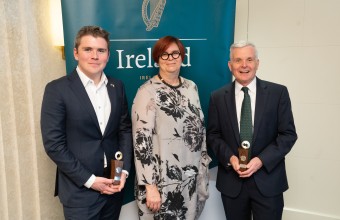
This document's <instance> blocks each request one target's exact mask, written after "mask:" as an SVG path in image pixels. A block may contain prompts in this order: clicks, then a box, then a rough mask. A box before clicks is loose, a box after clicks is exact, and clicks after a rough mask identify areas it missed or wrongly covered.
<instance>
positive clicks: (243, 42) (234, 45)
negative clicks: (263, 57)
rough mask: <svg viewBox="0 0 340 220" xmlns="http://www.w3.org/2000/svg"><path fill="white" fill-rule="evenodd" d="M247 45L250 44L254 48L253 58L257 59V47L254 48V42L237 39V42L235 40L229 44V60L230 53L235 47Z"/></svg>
mask: <svg viewBox="0 0 340 220" xmlns="http://www.w3.org/2000/svg"><path fill="white" fill-rule="evenodd" d="M247 46H251V47H253V48H254V50H255V58H256V59H258V52H257V49H256V46H255V44H253V43H251V42H249V41H244V40H242V41H238V42H235V43H233V44H232V45H231V46H230V53H229V58H230V60H231V59H232V55H233V50H234V49H235V48H242V47H247Z"/></svg>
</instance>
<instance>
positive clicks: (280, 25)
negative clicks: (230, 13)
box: [235, 0, 340, 220]
mask: <svg viewBox="0 0 340 220" xmlns="http://www.w3.org/2000/svg"><path fill="white" fill-rule="evenodd" d="M339 9H340V1H338V0H285V1H280V0H271V1H269V0H238V1H237V11H236V25H235V26H236V30H235V40H241V39H247V40H249V41H252V42H254V43H255V44H256V45H257V47H258V50H259V57H260V68H259V71H258V76H259V77H260V78H261V79H265V80H269V81H274V82H278V83H281V84H284V85H286V86H287V87H288V89H289V92H290V96H291V100H292V106H293V113H294V118H295V123H296V128H297V133H298V136H299V139H298V141H297V143H296V144H295V146H294V147H293V149H292V151H291V152H290V154H288V156H287V159H286V160H287V169H288V171H287V172H288V180H289V185H290V189H289V190H288V191H287V192H286V193H285V194H284V196H285V210H284V218H283V219H285V220H291V219H293V220H295V219H298V220H304V219H306V220H307V219H308V220H314V219H318V220H330V219H340V209H339V198H340V187H339V186H340V175H339V171H338V167H340V159H339V158H340V157H339V155H340V142H339V141H338V137H339V132H340V129H339V126H338V124H340V116H339V114H336V113H339V112H340V97H339V96H340V86H338V84H339V80H340V62H339V60H340V28H339V27H340V13H339Z"/></svg>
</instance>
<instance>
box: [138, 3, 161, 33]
mask: <svg viewBox="0 0 340 220" xmlns="http://www.w3.org/2000/svg"><path fill="white" fill-rule="evenodd" d="M165 4H166V0H143V5H142V16H143V21H144V23H145V25H146V30H147V31H151V30H152V29H153V28H156V27H158V24H159V22H160V20H161V17H162V14H163V10H164V7H165Z"/></svg>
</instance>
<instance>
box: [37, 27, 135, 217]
mask: <svg viewBox="0 0 340 220" xmlns="http://www.w3.org/2000/svg"><path fill="white" fill-rule="evenodd" d="M109 42H110V41H109V33H108V32H107V31H105V30H103V29H102V28H100V27H97V26H85V27H82V28H81V29H80V30H79V32H78V34H77V36H76V39H75V46H74V57H75V59H76V60H77V61H78V66H77V68H76V69H75V70H74V71H73V72H72V73H71V74H70V75H68V76H64V77H61V78H60V79H57V80H54V81H52V82H50V83H48V84H47V86H46V88H45V93H44V98H43V102H42V109H41V132H42V137H43V142H44V147H45V150H46V152H47V154H48V156H49V157H50V158H51V159H52V160H53V161H54V162H55V163H56V165H57V177H56V189H55V195H56V196H57V195H58V196H59V199H60V201H61V203H62V204H63V210H64V216H65V219H79V220H80V219H81V220H84V219H118V218H119V213H120V210H121V206H122V201H123V192H122V189H123V187H124V184H125V181H126V178H127V175H128V172H129V170H130V166H131V158H132V138H131V120H130V116H129V111H128V105H127V99H126V94H125V89H124V85H123V83H122V82H121V81H120V80H117V79H114V78H111V77H108V76H106V75H105V74H104V72H103V69H104V68H105V66H106V64H107V62H108V60H109V56H110V51H109ZM118 151H121V152H122V154H123V160H124V167H123V173H122V175H121V181H120V185H114V184H113V181H114V180H113V179H110V178H109V175H108V174H109V173H110V169H109V168H110V165H111V159H114V158H115V154H116V153H117V152H118Z"/></svg>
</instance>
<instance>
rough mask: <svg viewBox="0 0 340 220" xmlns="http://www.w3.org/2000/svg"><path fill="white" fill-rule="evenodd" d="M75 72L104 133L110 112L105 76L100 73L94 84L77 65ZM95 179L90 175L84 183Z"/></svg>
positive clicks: (87, 185) (91, 182) (89, 182)
mask: <svg viewBox="0 0 340 220" xmlns="http://www.w3.org/2000/svg"><path fill="white" fill-rule="evenodd" d="M77 72H78V75H79V78H80V81H81V82H82V84H83V85H84V88H85V90H86V92H87V95H88V96H89V98H90V100H91V103H92V106H93V108H94V111H95V112H96V115H97V120H98V123H99V127H100V131H101V132H102V134H104V132H105V129H106V125H107V122H108V121H109V117H110V113H111V102H110V98H109V94H108V92H107V88H106V85H107V82H108V80H107V77H106V75H105V74H104V72H103V74H102V77H101V79H100V82H99V83H98V85H95V83H94V81H93V80H92V79H90V78H89V77H87V76H86V75H85V74H84V73H83V72H82V71H81V70H80V69H79V67H77ZM105 167H107V159H106V156H105V153H104V168H105ZM95 179H96V176H95V175H93V174H92V175H91V177H90V178H89V179H88V180H87V181H86V183H85V184H84V185H85V186H86V187H87V188H90V187H91V186H92V184H93V183H94V181H95Z"/></svg>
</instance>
